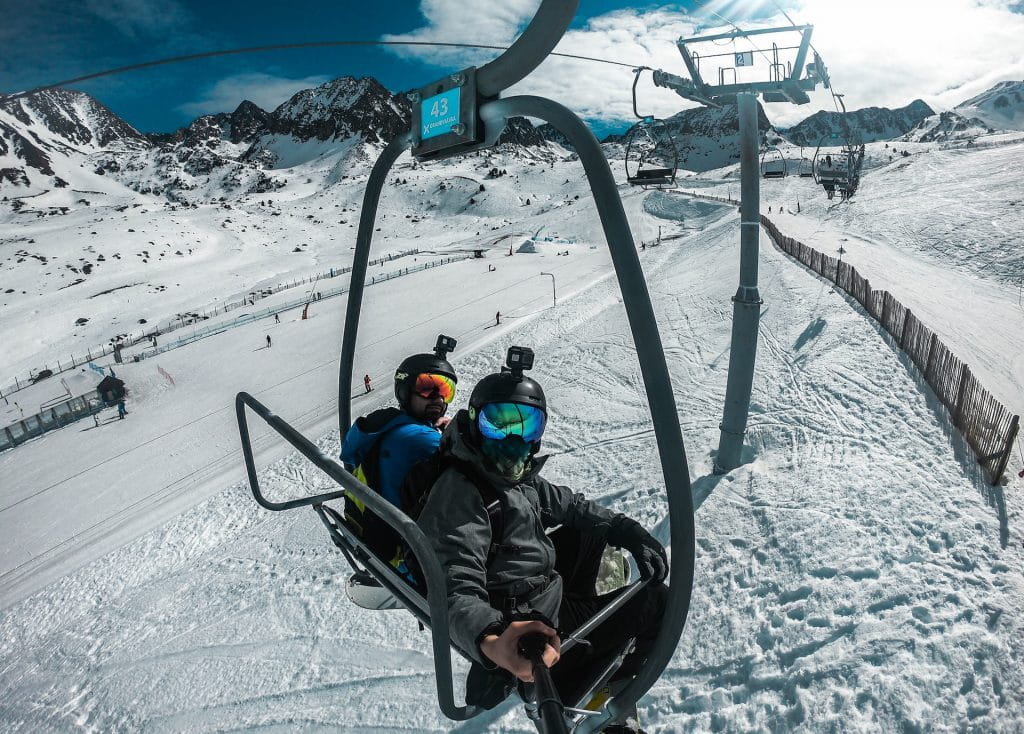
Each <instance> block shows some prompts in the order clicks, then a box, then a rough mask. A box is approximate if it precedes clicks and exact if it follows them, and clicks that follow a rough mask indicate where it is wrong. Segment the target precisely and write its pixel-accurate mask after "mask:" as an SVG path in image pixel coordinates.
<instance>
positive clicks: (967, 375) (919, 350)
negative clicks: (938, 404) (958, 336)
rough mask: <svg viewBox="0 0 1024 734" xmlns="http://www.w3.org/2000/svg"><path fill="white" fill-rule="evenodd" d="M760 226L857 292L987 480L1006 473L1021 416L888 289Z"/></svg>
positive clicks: (800, 257)
mask: <svg viewBox="0 0 1024 734" xmlns="http://www.w3.org/2000/svg"><path fill="white" fill-rule="evenodd" d="M761 224H762V225H763V226H764V228H765V229H767V230H768V233H769V234H770V235H771V237H772V240H774V242H775V244H776V246H777V247H778V248H779V249H780V250H782V251H783V252H785V253H786V254H788V255H791V256H792V257H794V258H796V259H797V260H799V261H800V262H801V263H803V264H804V265H806V266H807V267H809V268H810V269H811V270H813V271H814V272H816V273H818V274H819V275H821V276H823V277H825V278H827V279H828V280H830V281H832V282H833V283H835V284H836V285H837V286H839V287H840V288H842V289H843V290H844V291H846V292H847V293H848V294H850V295H851V296H853V297H854V298H855V299H856V300H857V302H858V303H860V304H861V305H862V306H863V307H864V310H865V311H867V312H868V313H869V314H871V315H872V316H873V317H874V318H875V319H876V320H877V321H878V323H880V324H881V325H882V326H883V327H885V330H886V331H888V332H889V333H890V334H892V336H893V338H894V339H895V340H896V342H897V343H898V344H899V346H900V348H901V349H902V350H903V351H904V352H905V353H906V354H907V355H908V356H909V357H910V359H911V360H913V362H914V364H915V365H917V368H918V369H919V370H920V371H921V375H922V376H923V377H924V379H925V381H926V382H927V383H928V385H929V386H930V387H931V388H932V390H933V391H934V392H935V395H936V397H938V398H939V400H941V401H942V404H943V405H945V406H946V408H947V409H948V410H949V414H950V417H951V418H952V419H953V425H954V426H956V428H957V429H958V430H959V431H960V432H961V434H962V435H963V437H964V438H965V439H966V441H967V443H968V445H969V446H970V447H971V450H972V451H973V452H974V455H975V456H976V457H977V459H978V463H979V464H981V466H982V467H983V469H984V471H985V475H986V477H987V478H988V480H989V482H991V483H992V484H998V483H999V481H1000V479H1001V478H1002V476H1003V472H1004V471H1006V463H1007V461H1009V459H1010V452H1011V450H1012V449H1013V442H1014V440H1015V439H1016V437H1017V430H1018V427H1019V424H1020V416H1018V415H1012V414H1011V413H1010V411H1009V410H1008V409H1007V408H1006V406H1005V405H1003V404H1002V403H1000V402H999V401H998V400H996V399H995V398H994V397H993V396H992V394H991V393H990V392H989V391H988V390H986V389H985V387H984V386H983V385H982V384H981V383H980V382H978V380H977V379H976V378H975V377H974V375H973V374H972V373H971V369H970V368H969V367H968V366H967V365H965V364H964V363H963V362H961V361H960V359H959V358H958V357H957V356H956V355H954V354H953V353H952V352H951V351H949V348H948V347H947V346H946V345H945V344H943V343H942V341H941V340H940V339H939V338H938V335H936V334H935V332H933V331H932V330H931V329H929V328H928V327H927V326H925V325H924V324H923V323H922V322H921V320H920V319H918V318H917V316H915V315H914V314H913V312H911V310H910V309H909V308H907V307H905V306H904V305H903V304H901V303H900V302H899V301H898V300H896V298H895V296H893V295H892V294H891V293H889V292H888V291H876V290H874V289H872V288H871V283H870V282H869V281H868V279H867V278H865V277H863V276H862V275H861V274H860V273H858V272H857V269H856V268H855V267H853V266H852V265H850V264H849V263H847V262H842V261H840V260H837V259H836V258H834V257H830V256H828V255H825V254H824V253H821V252H819V251H817V250H815V249H814V248H813V247H808V246H807V245H805V244H803V243H802V242H798V241H797V240H795V239H793V238H792V237H787V236H785V235H784V234H782V233H781V232H779V230H778V228H777V227H776V226H775V225H774V224H773V223H772V222H771V221H770V220H769V219H768V218H767V217H765V216H762V217H761Z"/></svg>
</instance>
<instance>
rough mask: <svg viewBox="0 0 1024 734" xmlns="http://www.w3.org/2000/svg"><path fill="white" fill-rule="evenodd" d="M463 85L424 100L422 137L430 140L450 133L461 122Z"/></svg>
mask: <svg viewBox="0 0 1024 734" xmlns="http://www.w3.org/2000/svg"><path fill="white" fill-rule="evenodd" d="M461 92H462V89H461V87H454V88H453V89H449V90H448V91H447V92H442V93H441V94H436V95H434V96H433V97H428V98H427V99H425V100H423V104H422V106H421V107H420V139H421V140H428V139H430V138H436V137H437V136H438V135H444V134H445V133H450V132H451V131H452V128H453V127H455V126H456V125H458V124H459V104H460V102H461Z"/></svg>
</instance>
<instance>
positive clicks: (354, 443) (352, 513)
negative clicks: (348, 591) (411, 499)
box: [341, 335, 458, 565]
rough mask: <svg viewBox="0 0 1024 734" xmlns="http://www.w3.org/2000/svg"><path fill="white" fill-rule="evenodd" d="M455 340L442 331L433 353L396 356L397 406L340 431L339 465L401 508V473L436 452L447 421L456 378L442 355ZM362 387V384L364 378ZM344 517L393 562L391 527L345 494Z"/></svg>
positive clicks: (394, 540) (394, 542)
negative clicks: (344, 430)
mask: <svg viewBox="0 0 1024 734" xmlns="http://www.w3.org/2000/svg"><path fill="white" fill-rule="evenodd" d="M455 343H456V342H455V340H454V339H452V338H451V337H446V336H443V335H442V336H439V337H438V340H437V345H436V346H435V347H434V353H433V354H414V355H412V356H410V357H407V358H406V359H404V360H402V363H401V364H399V365H398V369H397V370H395V399H396V400H397V401H398V407H397V408H395V407H389V408H382V409H380V410H375V411H373V412H372V413H369V414H368V415H365V416H361V417H360V418H357V419H356V421H355V422H354V423H353V424H352V425H351V427H349V429H348V431H347V432H346V433H345V439H344V441H343V443H342V447H341V461H342V463H343V464H344V465H345V468H346V469H347V470H348V471H350V472H351V473H352V474H353V475H354V476H355V477H356V478H357V479H359V480H360V481H361V482H363V483H364V484H366V485H367V486H368V487H370V488H371V489H373V490H374V491H376V492H377V493H378V494H380V495H381V496H383V497H384V499H386V500H387V501H388V502H390V503H391V504H393V505H395V506H396V507H401V493H400V490H401V487H402V482H403V481H404V480H405V476H406V474H408V473H409V470H410V469H411V468H412V467H413V466H414V465H415V464H417V463H419V462H420V461H422V460H424V459H426V458H429V457H430V456H432V455H433V454H434V453H435V452H436V451H437V446H438V444H439V443H440V442H441V430H442V429H444V427H445V426H446V425H447V424H448V420H449V419H447V418H445V413H446V412H447V411H448V405H449V404H450V403H451V402H452V400H454V399H455V385H456V383H457V382H458V378H457V377H456V374H455V368H454V367H452V365H451V363H449V362H448V360H447V359H446V355H447V352H448V351H451V350H452V349H454V348H455ZM364 385H366V386H367V387H368V383H367V382H366V380H364ZM345 518H346V520H348V521H349V524H350V525H352V526H353V527H354V528H355V529H356V531H357V533H359V534H360V536H361V537H362V538H363V539H364V541H366V542H367V544H368V545H369V546H370V547H371V549H372V550H373V551H374V552H375V553H377V555H378V556H380V557H381V558H384V560H386V561H392V560H395V561H396V565H397V563H398V561H399V559H400V554H398V551H399V549H400V546H401V543H400V539H399V537H398V535H397V534H396V533H395V531H394V530H392V529H391V528H390V527H389V526H388V525H387V524H386V523H385V522H383V521H382V520H380V519H379V518H378V517H376V516H375V515H373V514H372V513H370V512H368V511H366V510H365V508H364V507H363V506H362V503H361V502H358V501H356V500H355V498H353V497H348V498H346V501H345Z"/></svg>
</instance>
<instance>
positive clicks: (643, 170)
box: [626, 66, 679, 189]
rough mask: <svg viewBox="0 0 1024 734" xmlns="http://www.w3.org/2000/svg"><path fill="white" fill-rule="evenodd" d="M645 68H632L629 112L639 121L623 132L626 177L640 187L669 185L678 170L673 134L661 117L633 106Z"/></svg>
mask: <svg viewBox="0 0 1024 734" xmlns="http://www.w3.org/2000/svg"><path fill="white" fill-rule="evenodd" d="M645 70H647V71H649V69H648V68H647V67H645V66H641V67H640V68H637V69H634V70H633V74H634V76H633V114H634V115H636V116H637V117H638V118H639V119H640V121H639V122H637V123H636V124H635V125H633V127H631V128H630V129H629V130H628V131H627V132H626V181H627V182H628V183H629V184H630V185H631V186H640V187H641V188H644V189H667V188H672V187H674V186H675V185H676V172H677V171H678V170H679V150H678V148H677V147H676V140H675V136H674V135H673V134H672V130H671V129H670V128H669V127H668V125H666V124H665V122H664V120H658V119H656V118H655V117H653V116H651V115H641V114H640V113H639V112H638V111H637V108H636V84H637V82H638V81H639V79H640V74H641V73H642V72H643V71H645Z"/></svg>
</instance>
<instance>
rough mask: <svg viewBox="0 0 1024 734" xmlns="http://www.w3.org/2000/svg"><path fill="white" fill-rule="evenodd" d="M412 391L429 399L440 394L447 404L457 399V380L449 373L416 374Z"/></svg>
mask: <svg viewBox="0 0 1024 734" xmlns="http://www.w3.org/2000/svg"><path fill="white" fill-rule="evenodd" d="M412 391H413V392H414V393H416V394H417V395H419V396H420V397H421V398H426V399H427V400H429V399H430V398H432V397H435V396H437V395H440V396H441V398H442V399H443V400H444V402H445V404H446V405H447V404H448V403H450V402H451V401H453V400H454V399H455V380H453V379H452V378H450V377H448V376H447V375H436V374H429V373H423V374H422V375H417V376H416V384H415V385H413V388H412Z"/></svg>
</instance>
